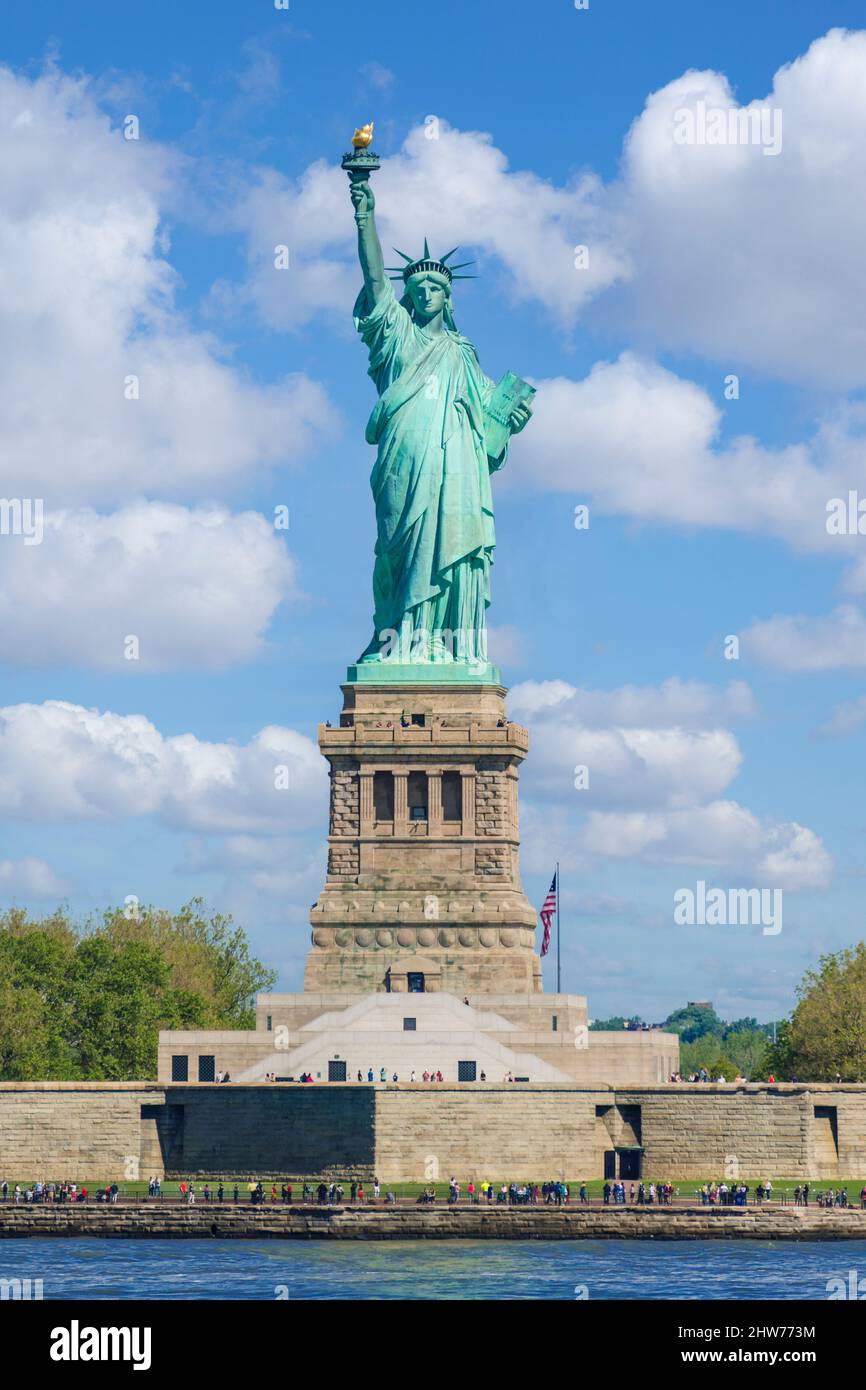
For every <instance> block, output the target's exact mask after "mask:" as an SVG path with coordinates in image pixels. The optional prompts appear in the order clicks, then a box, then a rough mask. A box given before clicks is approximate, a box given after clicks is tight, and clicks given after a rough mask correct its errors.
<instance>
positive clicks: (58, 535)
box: [0, 502, 295, 674]
mask: <svg viewBox="0 0 866 1390" xmlns="http://www.w3.org/2000/svg"><path fill="white" fill-rule="evenodd" d="M294 591H295V566H294V563H293V561H292V559H291V557H290V556H289V554H288V551H287V550H286V548H285V545H284V543H283V541H282V540H281V539H280V538H279V537H278V534H277V533H276V532H275V531H274V528H273V526H272V525H270V524H269V523H268V521H267V520H266V519H265V518H264V517H262V516H259V515H257V514H256V513H255V512H242V513H240V514H237V515H233V514H232V513H230V512H229V511H227V510H226V509H225V508H224V507H222V506H211V507H199V508H195V509H189V508H186V507H182V506H178V505H176V504H169V503H157V502H137V503H134V504H131V505H129V506H127V507H124V508H122V509H121V510H120V511H117V512H114V513H113V514H111V515H110V516H99V515H97V513H96V512H94V511H91V510H90V509H86V508H84V509H79V510H76V511H69V512H63V511H59V512H55V513H52V512H50V511H49V512H48V513H47V514H46V516H45V523H44V537H43V540H42V543H41V544H40V545H26V544H25V543H24V539H23V537H17V536H5V537H3V538H2V539H0V644H2V648H3V652H4V657H5V659H6V661H7V662H8V663H10V664H14V665H22V666H58V665H66V664H69V665H73V666H77V667H82V666H90V667H96V668H97V669H100V670H110V671H120V672H124V673H125V674H139V673H145V672H151V671H160V670H166V669H177V668H184V667H190V666H192V667H197V668H199V669H201V668H205V669H211V670H217V669H220V668H223V667H225V666H228V665H230V664H231V663H233V662H237V661H247V660H250V659H252V658H253V657H255V656H256V655H257V654H258V653H259V651H260V650H261V648H262V645H263V640H262V634H263V632H264V629H265V628H266V626H267V624H268V621H269V620H270V618H271V615H272V614H273V612H274V609H275V608H276V606H277V604H278V603H279V602H280V601H281V600H282V599H284V598H287V597H289V596H291V595H292V593H293V592H294ZM129 636H134V637H135V638H137V640H138V659H136V660H129V659H128V658H127V657H126V655H125V651H126V647H125V643H126V639H127V638H128V637H129Z"/></svg>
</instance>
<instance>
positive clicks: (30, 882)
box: [0, 857, 70, 900]
mask: <svg viewBox="0 0 866 1390" xmlns="http://www.w3.org/2000/svg"><path fill="white" fill-rule="evenodd" d="M69 889H70V885H69V883H68V882H67V881H66V880H65V879H62V878H58V876H57V874H55V872H54V870H53V869H52V868H51V867H50V865H48V864H46V863H45V860H44V859H34V858H31V857H27V858H25V859H3V860H0V893H2V894H3V896H4V897H15V898H17V897H25V898H40V899H44V898H55V899H58V900H59V899H61V898H64V897H65V896H66V894H67V893H68V892H69Z"/></svg>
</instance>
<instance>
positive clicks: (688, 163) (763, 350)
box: [608, 29, 866, 388]
mask: <svg viewBox="0 0 866 1390" xmlns="http://www.w3.org/2000/svg"><path fill="white" fill-rule="evenodd" d="M768 77H769V74H768ZM700 101H703V102H704V103H705V104H706V107H707V108H713V107H715V108H723V109H725V110H731V109H739V108H738V103H737V100H736V98H735V96H734V94H733V92H732V89H731V87H730V84H729V82H728V80H727V78H726V77H724V76H723V75H722V74H719V73H716V72H712V71H705V72H695V71H690V72H687V73H685V74H683V75H682V76H680V77H677V78H676V79H675V80H674V81H672V82H670V83H668V85H667V86H666V87H664V88H662V89H661V90H660V91H657V92H654V93H653V94H652V95H651V96H650V97H649V99H648V100H647V102H646V106H645V108H644V111H643V112H642V114H641V115H640V117H639V118H638V120H637V121H636V122H635V124H634V126H633V127H632V129H631V131H630V132H629V136H628V139H627V142H626V147H625V160H624V168H623V173H622V179H621V182H620V184H619V185H618V186H615V187H613V188H612V189H610V190H608V191H609V194H610V198H611V206H610V208H609V210H608V216H609V217H611V218H612V217H613V216H615V215H618V219H619V221H618V225H619V226H620V228H621V229H622V232H623V238H624V241H623V245H624V248H625V249H627V251H628V254H629V257H630V259H631V264H632V275H631V277H630V280H629V283H628V286H627V288H626V289H625V291H624V292H623V294H622V296H621V298H620V299H619V302H618V303H617V305H616V306H615V307H616V308H617V309H618V310H619V313H620V315H621V318H622V321H623V322H625V323H628V325H629V326H630V327H631V328H632V329H633V330H637V331H639V332H642V333H643V334H644V336H645V338H646V339H647V340H648V341H650V340H651V341H652V343H653V344H654V345H661V346H666V347H675V348H686V349H689V350H691V351H695V352H698V353H700V354H701V355H704V356H708V357H713V358H715V359H716V360H717V361H720V362H724V363H725V364H726V367H727V368H728V370H730V371H733V372H737V371H740V370H741V369H742V367H743V366H748V367H757V368H759V369H761V370H763V371H765V372H767V373H768V374H770V375H772V376H778V377H782V378H787V379H789V380H794V381H807V382H809V384H810V385H812V384H814V382H815V381H821V382H824V383H826V384H828V385H835V386H840V387H843V388H846V387H852V386H856V385H862V383H863V382H864V379H866V367H864V359H863V353H862V337H863V333H862V324H863V318H864V312H866V266H864V261H863V255H862V246H863V242H864V239H866V204H864V202H863V199H862V198H860V197H858V196H852V192H851V190H852V189H859V188H860V187H861V186H862V185H863V182H864V177H866V34H864V33H862V32H853V33H852V32H846V31H845V30H842V29H834V30H831V31H830V32H829V33H828V34H826V35H825V36H824V37H823V38H820V39H817V40H816V41H815V42H814V43H813V44H812V45H811V47H810V48H809V49H808V51H807V52H806V53H805V54H803V55H802V56H801V57H799V58H797V59H796V60H795V61H794V62H792V63H790V64H787V65H785V66H784V67H782V68H780V69H779V71H778V72H777V73H776V74H775V77H774V79H773V83H772V87H771V89H770V90H769V91H768V93H767V94H766V96H765V95H764V94H761V95H760V96H758V97H757V98H756V99H755V100H754V101H753V102H751V103H749V104H748V107H749V109H751V110H754V109H755V108H757V107H767V108H771V109H776V110H778V111H780V112H781V134H782V147H781V152H780V153H779V154H778V155H776V156H775V157H767V156H766V155H764V153H763V150H762V149H761V148H760V147H759V146H758V145H750V144H736V145H730V144H727V145H718V144H716V145H710V144H703V145H698V144H692V145H688V144H678V143H677V141H676V139H675V138H674V128H675V121H676V113H677V112H678V111H679V110H681V109H683V108H689V109H691V110H696V109H697V104H698V102H700Z"/></svg>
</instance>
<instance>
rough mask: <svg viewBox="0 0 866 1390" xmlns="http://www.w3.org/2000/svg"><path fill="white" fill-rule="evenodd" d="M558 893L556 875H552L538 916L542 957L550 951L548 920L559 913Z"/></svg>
mask: <svg viewBox="0 0 866 1390" xmlns="http://www.w3.org/2000/svg"><path fill="white" fill-rule="evenodd" d="M558 891H559V889H558V885H557V882H556V874H554V875H553V878H552V879H551V880H550V887H549V888H548V890H547V897H546V898H545V899H544V905H543V907H542V909H541V911H540V912H539V914H538V915H539V917H540V918H541V921H542V924H543V926H544V936H543V937H542V941H541V954H542V955H543V956H546V955H547V953H548V951H549V950H550V919H551V917H552V916H553V914H554V912H558V911H559V901H558Z"/></svg>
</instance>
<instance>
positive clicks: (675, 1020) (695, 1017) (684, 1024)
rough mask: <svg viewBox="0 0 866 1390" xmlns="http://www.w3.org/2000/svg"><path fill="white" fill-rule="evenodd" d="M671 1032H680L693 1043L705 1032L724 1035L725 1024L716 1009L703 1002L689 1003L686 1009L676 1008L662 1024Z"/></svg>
mask: <svg viewBox="0 0 866 1390" xmlns="http://www.w3.org/2000/svg"><path fill="white" fill-rule="evenodd" d="M662 1027H663V1028H664V1029H666V1031H667V1032H669V1033H679V1035H680V1037H681V1038H682V1040H683V1042H686V1043H692V1042H695V1041H696V1040H697V1039H698V1038H702V1037H703V1036H704V1034H705V1033H715V1034H716V1035H717V1036H718V1037H721V1036H722V1031H723V1028H724V1024H723V1023H722V1020H721V1019H720V1018H719V1016H718V1014H717V1013H716V1011H715V1009H713V1008H708V1007H707V1006H706V1005H703V1004H689V1005H688V1006H687V1007H686V1008H685V1009H676V1010H675V1011H674V1012H673V1013H672V1014H670V1015H669V1016H668V1017H667V1018H666V1019H665V1021H664V1023H663V1024H662Z"/></svg>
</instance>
